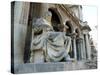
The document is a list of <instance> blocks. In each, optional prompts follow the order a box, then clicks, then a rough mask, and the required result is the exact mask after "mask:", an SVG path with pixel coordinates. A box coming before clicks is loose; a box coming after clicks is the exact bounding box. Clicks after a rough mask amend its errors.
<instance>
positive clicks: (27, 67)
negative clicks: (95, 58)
mask: <svg viewBox="0 0 100 75" xmlns="http://www.w3.org/2000/svg"><path fill="white" fill-rule="evenodd" d="M85 69H90V68H89V67H88V66H87V65H86V64H85V62H84V61H79V62H55V63H54V62H52V63H51V62H50V63H38V64H34V63H26V64H15V65H14V73H17V74H19V73H34V72H35V73H36V72H54V71H55V72H56V71H70V70H85ZM91 69H96V68H91Z"/></svg>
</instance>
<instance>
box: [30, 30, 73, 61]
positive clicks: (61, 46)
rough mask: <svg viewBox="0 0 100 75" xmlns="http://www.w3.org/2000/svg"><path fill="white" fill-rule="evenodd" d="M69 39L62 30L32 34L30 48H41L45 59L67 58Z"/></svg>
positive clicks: (57, 59) (58, 59)
mask: <svg viewBox="0 0 100 75" xmlns="http://www.w3.org/2000/svg"><path fill="white" fill-rule="evenodd" d="M70 44H71V39H70V37H68V36H66V35H65V33H64V32H53V31H51V32H45V33H42V34H40V35H37V36H34V37H33V40H32V44H31V50H32V51H34V50H38V49H41V50H43V52H44V57H45V60H46V61H54V62H56V61H61V60H62V59H63V58H65V59H66V60H67V59H69V56H68V52H69V49H70Z"/></svg>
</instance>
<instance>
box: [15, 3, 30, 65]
mask: <svg viewBox="0 0 100 75" xmlns="http://www.w3.org/2000/svg"><path fill="white" fill-rule="evenodd" d="M29 7H30V3H29V2H15V6H14V63H17V64H19V63H24V61H23V57H24V47H25V38H26V32H27V22H28V15H29Z"/></svg>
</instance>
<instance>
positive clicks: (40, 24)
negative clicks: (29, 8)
mask: <svg viewBox="0 0 100 75" xmlns="http://www.w3.org/2000/svg"><path fill="white" fill-rule="evenodd" d="M32 29H33V30H34V33H38V32H40V31H43V32H47V31H51V30H53V28H52V26H51V25H50V23H49V22H48V21H47V20H45V19H44V18H37V19H36V21H33V24H32Z"/></svg>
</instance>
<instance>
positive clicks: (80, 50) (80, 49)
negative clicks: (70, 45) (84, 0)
mask: <svg viewBox="0 0 100 75" xmlns="http://www.w3.org/2000/svg"><path fill="white" fill-rule="evenodd" d="M77 47H78V48H77V50H78V57H79V58H78V60H82V59H83V58H84V56H83V39H82V38H80V37H79V38H78V39H77Z"/></svg>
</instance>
